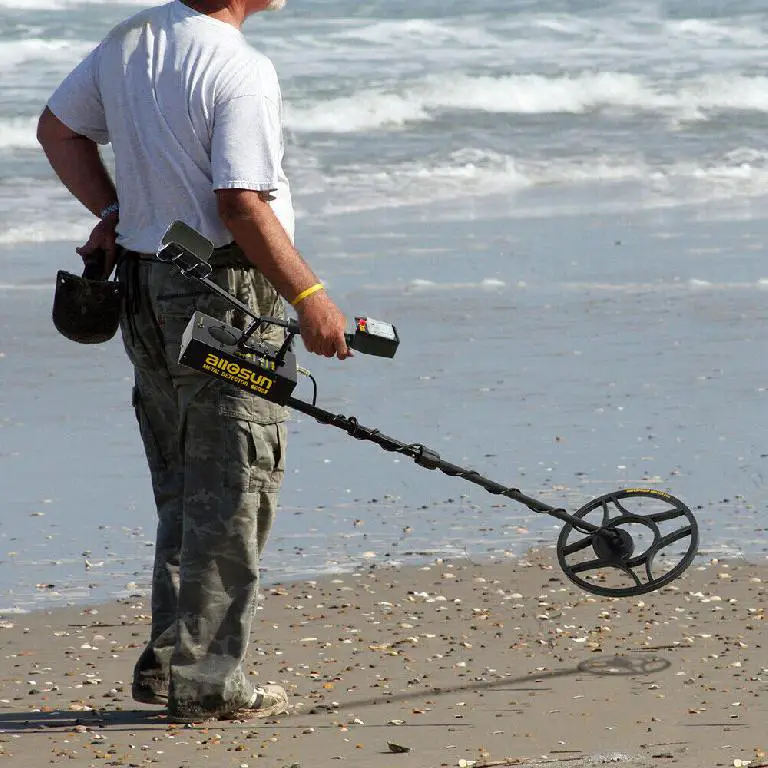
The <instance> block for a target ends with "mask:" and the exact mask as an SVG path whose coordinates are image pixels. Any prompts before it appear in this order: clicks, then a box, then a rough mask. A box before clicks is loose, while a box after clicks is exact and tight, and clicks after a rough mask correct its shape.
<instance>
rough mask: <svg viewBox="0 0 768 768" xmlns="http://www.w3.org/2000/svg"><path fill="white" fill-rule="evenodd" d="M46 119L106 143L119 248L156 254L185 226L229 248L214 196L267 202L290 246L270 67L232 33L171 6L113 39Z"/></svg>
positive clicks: (64, 88) (59, 93)
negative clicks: (243, 194) (242, 193)
mask: <svg viewBox="0 0 768 768" xmlns="http://www.w3.org/2000/svg"><path fill="white" fill-rule="evenodd" d="M48 108H49V109H50V110H51V112H53V114H54V115H56V117H58V118H59V120H61V122H63V123H64V124H65V125H66V126H67V127H68V128H70V129H71V130H72V131H74V132H75V133H78V134H81V135H83V136H87V137H88V138H89V139H92V140H93V141H96V142H98V143H100V144H107V143H109V142H111V143H112V147H113V150H114V155H115V185H116V187H117V194H118V199H119V201H120V221H119V225H118V243H119V244H120V245H122V246H124V247H125V248H128V249H130V250H135V251H141V252H145V253H153V252H154V251H155V250H156V248H157V246H158V244H159V243H160V240H161V238H162V235H163V233H164V232H165V230H166V229H167V228H168V226H169V225H170V223H171V222H172V221H175V220H177V219H180V220H182V221H184V222H185V223H186V224H188V225H189V226H191V227H193V228H194V229H196V230H197V231H198V232H200V233H201V234H203V235H205V237H207V238H208V239H209V240H212V241H213V243H214V245H215V246H217V247H218V246H222V245H226V244H227V243H229V242H231V241H232V235H231V234H230V233H229V231H228V230H227V229H226V227H225V226H224V224H223V222H222V221H221V218H220V217H219V215H218V213H217V209H216V195H215V192H214V190H216V189H226V188H236V189H251V190H256V191H269V192H271V193H272V195H273V198H274V199H273V201H272V202H271V205H272V208H273V210H274V211H275V214H276V215H277V217H278V219H279V220H280V222H281V223H282V225H283V227H284V228H285V230H286V231H287V232H288V234H289V236H290V237H291V239H293V234H294V213H293V205H292V202H291V191H290V187H289V185H288V180H287V179H286V177H285V174H284V173H283V169H282V159H283V130H282V101H281V95H280V86H279V84H278V80H277V74H276V73H275V69H274V67H273V66H272V62H271V61H270V60H269V59H268V58H267V57H266V56H264V55H263V54H261V53H259V52H258V51H256V50H255V49H253V48H252V47H251V46H250V45H248V43H247V42H246V40H245V38H244V37H243V35H242V33H241V32H240V31H239V30H238V29H237V28H235V27H233V26H231V25H230V24H226V23H224V22H222V21H218V20H216V19H212V18H211V17H209V16H206V15H204V14H201V13H198V12H196V11H193V10H192V9H191V8H188V7H187V6H186V5H184V4H183V3H181V2H179V1H178V0H174V2H171V3H168V4H167V5H162V6H159V7H156V8H150V9H147V10H146V11H142V12H141V13H138V14H136V15H135V16H133V17H132V18H130V19H128V20H126V21H124V22H123V23H122V24H119V25H118V26H117V27H115V29H113V30H112V31H111V32H110V33H109V34H108V35H107V37H106V38H105V39H104V40H103V41H102V43H101V44H100V45H99V46H98V47H97V48H96V49H95V50H94V51H92V52H91V53H90V54H89V55H88V56H87V57H86V58H85V59H84V60H83V61H82V62H81V63H80V64H79V65H78V66H77V67H76V68H75V69H74V71H73V72H72V73H71V74H70V75H69V76H68V77H67V78H66V79H65V80H64V82H63V83H62V84H61V85H60V86H59V88H58V89H57V90H56V92H55V93H54V94H53V96H52V97H51V99H50V101H49V102H48Z"/></svg>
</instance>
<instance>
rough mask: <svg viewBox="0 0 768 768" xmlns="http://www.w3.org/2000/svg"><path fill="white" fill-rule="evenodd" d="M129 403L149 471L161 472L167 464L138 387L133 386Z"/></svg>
mask: <svg viewBox="0 0 768 768" xmlns="http://www.w3.org/2000/svg"><path fill="white" fill-rule="evenodd" d="M131 404H132V405H133V412H134V414H135V415H136V421H137V422H138V424H139V434H140V435H141V441H142V443H144V453H145V454H146V457H147V466H148V467H149V471H150V472H151V473H152V474H154V473H155V472H162V471H163V470H164V469H166V467H167V466H168V465H167V462H166V461H165V458H164V456H163V452H162V450H161V448H160V443H159V441H158V439H157V436H156V435H155V433H154V431H153V430H152V426H151V424H150V422H149V418H148V417H147V411H146V408H145V406H144V403H143V402H142V399H141V392H140V391H139V388H138V387H134V388H133V392H132V393H131Z"/></svg>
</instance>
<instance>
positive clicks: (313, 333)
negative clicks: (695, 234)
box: [216, 189, 351, 360]
mask: <svg viewBox="0 0 768 768" xmlns="http://www.w3.org/2000/svg"><path fill="white" fill-rule="evenodd" d="M216 198H217V204H218V210H219V216H221V219H222V221H223V222H224V224H225V226H226V227H227V229H228V230H229V231H230V232H231V233H232V236H233V238H234V239H235V242H236V243H237V244H238V245H239V246H240V247H241V248H242V249H243V252H244V253H245V256H246V258H247V259H248V260H249V261H250V262H251V263H252V264H254V265H255V266H256V267H258V268H259V270H260V271H261V272H262V274H263V275H264V276H265V277H266V278H267V280H269V282H270V283H272V285H273V286H274V287H275V289H276V290H277V292H278V293H279V294H280V295H281V296H283V297H284V298H285V299H287V300H288V301H289V302H293V301H294V300H295V299H296V297H297V296H299V295H301V293H302V292H303V291H305V290H306V289H307V288H311V287H312V286H313V285H316V284H317V283H319V280H318V279H317V276H316V275H315V274H314V272H313V271H312V270H311V269H310V267H309V265H308V264H307V263H306V262H305V261H304V259H303V258H302V256H301V254H300V253H299V252H298V251H297V250H296V248H295V247H294V246H293V243H292V242H291V239H290V238H289V237H288V234H287V233H286V231H285V229H284V228H283V225H282V224H281V223H280V221H279V219H278V218H277V216H276V215H275V213H274V211H273V210H272V207H271V206H270V204H269V202H268V201H267V200H266V199H264V197H263V196H262V194H261V193H259V192H256V191H253V190H248V189H218V190H216ZM296 312H297V313H298V316H299V324H300V326H301V338H302V340H303V341H304V346H306V348H307V350H309V351H310V352H314V353H315V354H318V355H323V356H325V357H333V356H334V355H336V357H338V358H339V359H340V360H343V359H344V358H346V357H350V356H351V352H350V351H349V348H348V347H347V342H346V340H345V338H344V331H345V329H346V321H345V318H344V315H343V314H342V312H341V311H340V310H339V308H338V307H337V306H336V304H335V303H334V302H333V301H332V300H331V298H330V297H329V296H328V294H327V293H326V291H325V290H321V291H316V292H315V293H312V294H311V295H309V296H307V297H306V298H305V299H302V300H301V301H300V302H299V303H298V304H297V305H296Z"/></svg>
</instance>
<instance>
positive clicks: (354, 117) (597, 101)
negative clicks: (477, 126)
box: [286, 72, 768, 133]
mask: <svg viewBox="0 0 768 768" xmlns="http://www.w3.org/2000/svg"><path fill="white" fill-rule="evenodd" d="M606 109H616V110H622V111H627V110H629V111H635V112H661V113H665V114H670V115H672V116H678V117H682V118H689V119H706V118H707V116H708V115H707V113H709V112H714V113H717V112H723V111H733V110H735V111H740V110H750V111H756V112H768V77H766V76H763V75H755V76H745V75H728V74H716V75H715V74H713V75H702V76H699V77H696V78H691V79H688V80H685V81H682V83H680V82H678V83H676V84H668V83H666V82H663V81H661V80H656V79H653V78H650V77H647V76H640V75H633V74H627V73H620V72H595V73H592V72H585V73H582V74H579V75H565V76H557V77H545V76H542V75H509V76H504V77H493V76H488V75H484V76H476V77H475V76H469V75H456V76H447V75H445V76H444V75H438V76H430V77H427V78H425V79H424V80H422V81H421V82H418V83H414V84H412V85H410V86H408V87H405V88H402V89H398V90H397V91H395V90H393V89H379V90H372V89H369V88H366V89H365V90H363V91H360V92H359V93H355V94H353V95H351V96H349V97H344V98H337V99H330V100H324V101H320V102H316V103H314V104H312V103H298V104H297V103H293V102H289V103H288V104H287V107H286V116H287V122H288V125H289V126H290V127H291V128H293V129H294V130H298V131H324V132H335V133H347V132H354V131H361V130H370V129H371V128H377V127H379V128H391V127H400V126H404V125H406V124H407V123H411V122H415V121H428V120H432V119H435V117H436V116H437V114H438V113H440V112H443V111H445V110H476V111H483V112H489V113H497V114H584V113H588V112H594V111H598V110H606Z"/></svg>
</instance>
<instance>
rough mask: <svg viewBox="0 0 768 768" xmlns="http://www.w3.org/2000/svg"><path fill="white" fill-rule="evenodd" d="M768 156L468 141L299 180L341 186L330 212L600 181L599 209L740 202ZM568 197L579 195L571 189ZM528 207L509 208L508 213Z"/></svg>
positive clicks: (312, 191) (757, 192)
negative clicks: (534, 151)
mask: <svg viewBox="0 0 768 768" xmlns="http://www.w3.org/2000/svg"><path fill="white" fill-rule="evenodd" d="M766 160H768V158H767V157H766V153H764V152H762V150H757V149H750V148H741V149H737V150H734V151H732V152H730V153H726V154H725V155H723V156H722V157H720V158H715V159H713V160H712V161H709V162H706V161H701V162H699V161H679V162H672V163H669V164H666V165H662V164H658V163H655V164H654V163H650V162H648V161H647V160H646V159H645V158H644V157H642V156H641V155H627V156H610V155H605V156H597V157H595V156H590V155H584V156H576V157H565V158H560V159H557V160H536V159H530V158H516V157H513V156H510V155H505V154H501V153H497V152H493V151H490V150H483V149H480V148H465V149H463V150H458V151H456V152H452V153H450V154H448V155H446V156H438V157H434V158H429V159H426V160H422V161H420V162H407V163H400V164H392V165H391V166H390V167H389V168H388V169H387V170H382V169H381V167H380V166H372V165H371V166H366V165H362V164H355V165H351V166H347V167H345V168H339V169H338V170H337V171H332V172H330V173H328V172H326V173H321V172H320V171H318V170H317V169H312V170H311V171H310V172H309V173H306V175H305V174H304V173H302V172H301V171H299V172H298V173H297V185H296V186H297V189H300V190H301V192H302V194H306V195H310V196H311V195H315V196H319V195H321V194H322V193H324V192H325V191H327V190H328V189H333V190H334V194H333V195H332V196H327V195H326V196H325V198H324V199H325V200H326V202H325V207H324V211H325V212H326V213H329V214H334V213H344V212H355V211H363V210H372V209H376V208H395V207H401V206H407V205H418V204H423V203H428V202H439V201H449V200H465V201H469V200H481V199H482V198H483V197H487V196H492V195H498V194H509V193H515V192H523V191H525V190H528V189H536V188H542V189H543V188H547V189H551V190H552V191H553V192H554V191H555V190H558V189H560V190H566V189H567V188H568V187H574V188H577V187H579V186H591V185H601V187H603V188H606V189H609V190H611V192H604V193H602V194H601V195H600V196H599V197H596V196H594V195H592V196H591V197H590V198H589V199H586V200H585V201H584V205H583V206H581V208H583V209H584V210H590V209H591V210H593V211H596V210H603V209H604V206H605V205H609V206H614V208H612V209H620V210H624V209H626V208H627V207H629V208H658V207H667V206H671V205H683V204H690V203H694V202H707V201H728V202H733V201H734V200H736V199H748V198H754V197H758V196H761V195H764V194H765V193H766V190H768V162H766ZM594 188H596V187H594ZM569 199H570V201H571V203H573V202H574V199H573V196H572V195H570V196H569ZM616 206H618V208H616ZM580 210H581V209H580ZM553 212H554V211H553ZM528 213H529V211H528V210H526V211H525V214H524V213H523V211H522V209H521V210H516V209H510V210H509V212H508V215H510V216H515V215H528Z"/></svg>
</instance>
